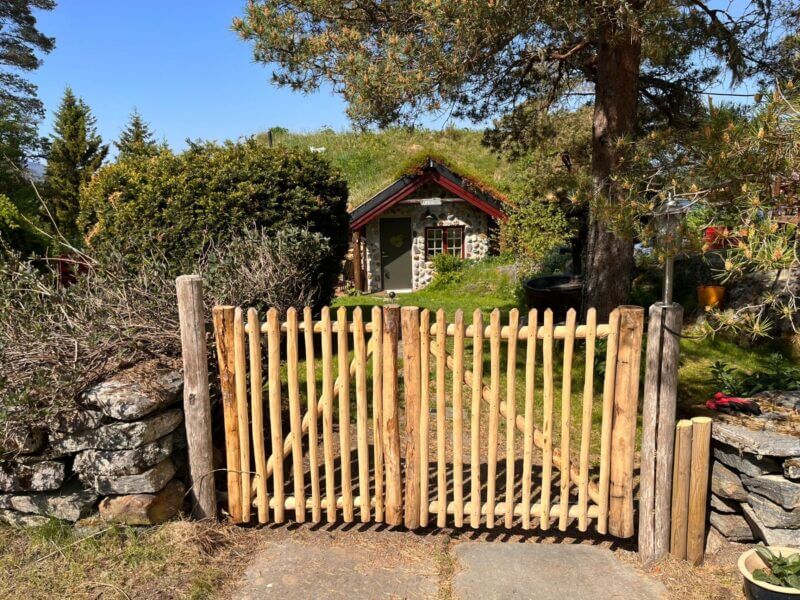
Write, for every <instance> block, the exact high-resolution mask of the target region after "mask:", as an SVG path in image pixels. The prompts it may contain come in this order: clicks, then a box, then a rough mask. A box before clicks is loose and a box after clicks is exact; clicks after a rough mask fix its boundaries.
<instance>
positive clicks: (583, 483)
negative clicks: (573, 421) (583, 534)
mask: <svg viewBox="0 0 800 600" xmlns="http://www.w3.org/2000/svg"><path fill="white" fill-rule="evenodd" d="M596 337H597V311H596V310H595V309H594V308H590V309H589V310H588V311H586V361H585V368H584V372H583V415H582V417H581V454H580V472H579V478H580V479H579V483H578V508H579V510H580V513H579V516H578V529H579V530H580V531H586V527H587V524H588V516H589V447H590V446H591V441H592V440H591V437H592V404H593V400H594V350H595V339H596Z"/></svg>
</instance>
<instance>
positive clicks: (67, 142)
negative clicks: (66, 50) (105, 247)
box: [45, 87, 108, 241]
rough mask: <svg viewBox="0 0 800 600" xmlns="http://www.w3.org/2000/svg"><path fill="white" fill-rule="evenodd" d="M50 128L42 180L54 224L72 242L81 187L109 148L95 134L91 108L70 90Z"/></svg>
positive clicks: (98, 165) (75, 234)
mask: <svg viewBox="0 0 800 600" xmlns="http://www.w3.org/2000/svg"><path fill="white" fill-rule="evenodd" d="M53 129H54V132H55V133H54V134H53V135H51V146H50V153H49V156H48V158H47V168H46V170H45V178H46V181H47V187H48V191H49V194H50V197H51V198H52V203H53V208H54V210H53V213H54V217H55V220H56V224H57V225H58V227H59V229H60V230H61V233H62V234H63V235H64V236H65V237H67V238H68V239H70V240H73V241H75V239H76V238H77V235H78V229H77V226H76V224H75V223H76V219H77V216H78V211H79V192H80V188H81V185H83V184H84V183H86V182H88V181H89V180H90V179H91V177H92V175H94V173H95V171H97V169H99V168H100V165H101V164H102V163H103V160H105V158H106V155H107V154H108V146H107V145H104V144H103V140H102V138H101V137H100V135H98V133H97V127H96V119H95V118H94V116H93V115H92V112H91V109H90V108H89V106H88V105H87V104H86V103H85V102H84V101H83V100H82V99H81V98H78V97H77V96H75V94H74V93H73V91H72V89H70V88H69V87H68V88H67V89H66V90H65V91H64V97H63V98H62V99H61V105H60V106H59V107H58V110H57V111H56V119H55V125H54V126H53Z"/></svg>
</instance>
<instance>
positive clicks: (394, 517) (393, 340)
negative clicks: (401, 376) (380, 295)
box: [383, 305, 403, 525]
mask: <svg viewBox="0 0 800 600" xmlns="http://www.w3.org/2000/svg"><path fill="white" fill-rule="evenodd" d="M399 331H400V307H399V306H397V305H391V306H385V307H384V309H383V444H384V446H383V450H384V459H385V465H384V473H385V475H386V498H385V499H384V503H385V509H386V523H388V524H389V525H400V524H401V523H402V522H403V489H402V482H401V475H400V423H399V415H398V412H397V411H398V408H397V340H398V334H399Z"/></svg>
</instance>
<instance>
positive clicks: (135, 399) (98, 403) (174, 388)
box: [84, 361, 183, 421]
mask: <svg viewBox="0 0 800 600" xmlns="http://www.w3.org/2000/svg"><path fill="white" fill-rule="evenodd" d="M182 387H183V377H182V376H181V374H180V372H179V371H174V370H172V369H168V368H165V367H163V366H160V365H158V364H157V363H154V362H152V361H151V362H147V363H142V364H140V365H136V366H135V367H133V368H132V369H128V370H127V371H123V372H122V373H120V374H119V375H115V376H114V377H112V378H110V379H107V380H106V381H104V382H102V383H100V384H98V385H96V386H94V387H93V388H91V389H90V390H88V391H87V392H86V393H85V395H84V401H85V402H86V403H87V404H89V405H90V406H95V407H97V408H99V409H100V410H101V411H102V412H103V413H105V414H106V415H108V416H109V417H111V418H112V419H117V420H120V421H134V420H136V419H141V418H142V417H144V416H147V415H149V414H151V413H153V412H155V411H157V410H160V409H162V408H165V407H167V406H169V405H170V404H173V403H174V402H175V401H176V400H177V399H178V396H179V394H180V391H181V388H182Z"/></svg>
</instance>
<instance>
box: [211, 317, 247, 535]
mask: <svg viewBox="0 0 800 600" xmlns="http://www.w3.org/2000/svg"><path fill="white" fill-rule="evenodd" d="M211 314H212V318H213V321H214V336H215V341H216V346H217V362H218V363H219V386H220V391H221V392H222V414H223V418H224V421H225V468H226V470H227V478H228V513H229V514H230V516H231V519H232V520H233V522H234V523H241V521H242V467H241V461H242V456H241V453H240V451H239V418H238V416H237V412H238V411H237V406H236V381H235V377H236V376H235V372H236V367H235V361H234V349H233V345H234V341H233V340H234V334H233V316H234V308H233V307H232V306H215V307H214V309H213V310H212V313H211Z"/></svg>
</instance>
